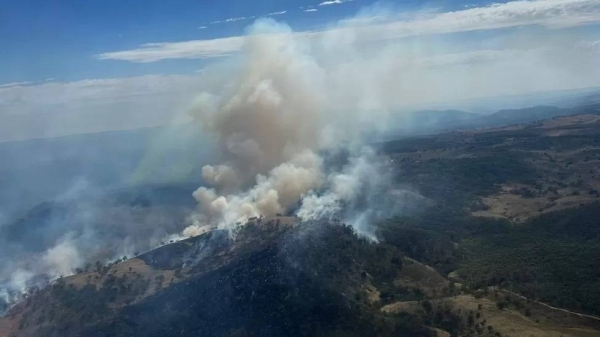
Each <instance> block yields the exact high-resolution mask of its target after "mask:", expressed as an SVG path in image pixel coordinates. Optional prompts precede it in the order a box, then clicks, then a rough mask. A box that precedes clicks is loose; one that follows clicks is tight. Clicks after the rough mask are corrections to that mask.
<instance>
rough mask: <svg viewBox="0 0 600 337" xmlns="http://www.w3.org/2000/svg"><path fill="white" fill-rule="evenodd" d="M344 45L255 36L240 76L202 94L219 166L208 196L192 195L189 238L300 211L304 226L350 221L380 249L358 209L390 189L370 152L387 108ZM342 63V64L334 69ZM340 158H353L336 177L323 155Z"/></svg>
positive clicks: (203, 118) (271, 30)
mask: <svg viewBox="0 0 600 337" xmlns="http://www.w3.org/2000/svg"><path fill="white" fill-rule="evenodd" d="M332 34H336V33H335V32H334V33H332ZM347 42H348V41H347V40H344V41H343V43H336V36H335V35H334V36H330V35H328V34H325V35H323V36H322V40H319V41H316V40H315V38H314V37H310V38H307V37H306V36H303V35H299V34H294V33H293V32H292V31H291V29H290V28H289V27H287V26H285V25H283V24H279V23H276V22H274V21H272V20H259V21H257V22H256V23H255V24H254V25H253V26H251V27H250V28H249V30H248V35H247V36H246V38H245V41H244V46H243V48H242V50H243V53H242V56H241V57H240V62H241V67H240V70H239V73H237V74H235V76H234V77H232V78H231V79H230V80H226V81H223V82H225V83H228V85H226V86H224V87H223V88H221V89H219V90H215V91H214V92H204V93H201V94H200V95H199V96H198V98H197V100H196V103H195V105H194V107H193V108H192V110H191V114H192V116H194V118H195V119H196V121H198V122H199V123H200V124H201V125H202V127H203V128H204V130H205V131H206V132H208V133H209V134H211V135H213V137H214V138H216V139H217V140H218V144H219V147H220V151H221V153H222V162H221V163H218V164H216V165H207V166H205V167H204V168H203V170H202V174H203V178H204V181H205V182H206V184H207V185H208V186H202V187H200V188H198V190H197V191H196V192H194V198H195V199H196V200H197V201H198V208H197V211H196V212H195V213H194V214H193V215H192V216H191V217H190V221H191V225H190V226H189V227H188V228H186V229H185V230H184V232H183V235H184V236H194V235H199V234H202V233H204V232H206V231H208V230H211V229H213V228H221V229H223V228H224V229H229V230H230V231H232V232H234V231H235V229H236V228H237V227H238V226H239V225H242V224H244V223H246V221H247V220H248V219H249V218H251V217H259V216H265V217H272V216H275V215H276V214H286V213H290V212H291V211H292V210H294V209H296V208H298V210H297V216H298V217H299V218H300V219H303V220H314V219H316V218H322V217H333V216H337V215H340V214H343V218H344V220H346V221H349V222H350V223H352V224H355V228H356V230H357V232H358V233H360V234H364V235H366V236H369V237H370V238H372V239H373V240H375V239H376V238H375V234H374V232H373V231H372V230H370V228H369V227H370V225H369V223H370V221H371V220H372V219H373V218H374V217H375V216H376V215H375V214H371V215H369V214H366V213H365V212H360V213H358V212H355V211H356V210H357V209H358V208H359V207H358V206H359V200H361V202H362V203H368V202H369V201H370V198H371V197H370V195H371V194H374V193H376V192H375V190H377V193H379V192H380V191H379V189H382V188H384V186H385V187H386V188H389V186H388V184H385V183H384V181H388V175H387V171H386V170H384V165H381V164H379V163H378V162H379V161H385V159H384V158H379V157H377V156H376V155H375V153H374V152H373V151H372V150H370V149H368V148H364V147H363V146H364V145H363V144H364V142H365V141H366V136H365V135H367V134H370V133H373V132H376V131H377V130H378V125H379V124H380V123H382V122H384V120H385V116H386V115H385V112H386V111H387V106H388V104H389V103H390V102H387V101H386V98H385V97H384V96H383V95H381V92H384V93H385V92H386V91H380V90H378V89H379V88H380V87H381V86H382V85H383V84H384V83H381V82H377V80H376V79H377V78H378V76H379V73H380V72H382V69H380V68H378V67H371V66H373V64H372V62H366V61H365V62H362V56H361V55H360V53H357V52H356V51H354V50H352V49H351V48H350V47H349V44H348V43H347ZM323 46H327V48H323ZM335 46H339V47H340V49H336V48H334V47H335ZM349 48H350V49H349ZM342 55H343V57H342V59H344V61H342V62H338V63H334V62H332V60H334V59H336V58H338V57H340V56H342ZM363 65H370V66H364V67H362V66H363ZM352 66H359V67H360V68H359V69H351V67H352ZM381 78H384V77H381ZM373 117H376V118H373ZM340 148H344V149H345V150H347V151H349V152H350V153H351V158H350V159H349V160H348V162H347V163H346V165H343V167H341V168H340V170H339V171H331V168H329V167H327V166H326V165H325V163H324V162H325V159H326V157H324V153H331V152H334V151H337V150H338V149H340ZM382 193H383V192H382ZM361 207H362V208H363V209H365V210H368V209H369V207H367V206H366V205H361ZM349 210H353V211H349ZM370 212H372V210H371V211H370ZM378 212H379V211H378ZM379 213H380V212H379Z"/></svg>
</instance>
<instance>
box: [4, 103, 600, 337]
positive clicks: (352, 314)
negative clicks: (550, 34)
mask: <svg viewBox="0 0 600 337" xmlns="http://www.w3.org/2000/svg"><path fill="white" fill-rule="evenodd" d="M599 135H600V118H599V117H598V115H596V114H580V115H574V116H567V117H558V118H552V119H547V120H543V121H539V122H535V123H531V124H524V125H515V126H510V127H500V128H493V129H479V130H473V131H461V132H450V133H445V134H439V135H434V136H428V137H417V138H407V139H403V140H398V141H391V142H386V143H383V144H381V146H380V147H379V152H380V153H381V154H384V155H386V156H388V157H389V159H390V162H391V163H393V164H394V168H395V171H394V174H395V177H394V180H395V183H396V184H398V185H400V186H403V187H404V188H405V189H406V190H408V191H413V192H414V193H418V194H420V195H422V196H423V198H421V199H422V200H424V201H426V202H422V204H420V205H413V206H411V211H410V212H405V213H401V214H399V215H397V216H395V217H393V218H390V219H387V220H385V221H382V222H380V223H378V224H376V226H377V231H376V232H377V237H378V238H379V241H380V242H379V243H373V242H369V241H367V240H365V239H364V238H360V237H358V236H357V235H356V234H354V232H353V230H352V228H351V227H350V226H346V225H344V224H342V223H340V222H337V221H321V222H306V223H300V222H298V221H297V219H296V218H294V217H276V218H273V219H267V220H264V221H260V222H259V221H257V220H255V221H252V222H250V223H249V224H247V225H246V226H244V227H242V228H241V229H240V230H239V231H238V232H237V233H236V235H235V236H230V235H229V233H228V232H226V231H212V232H209V233H206V234H204V235H201V236H198V237H194V238H190V239H187V240H183V241H179V242H175V243H171V244H167V245H164V246H162V247H160V248H158V249H155V250H152V251H149V252H147V253H144V254H141V255H139V256H137V257H135V258H132V259H121V260H118V261H116V262H115V263H112V264H110V265H106V266H104V265H102V264H100V263H97V264H95V265H90V266H88V267H86V268H85V270H82V271H81V273H79V274H77V275H73V276H70V277H65V278H61V279H59V280H57V281H56V282H54V283H53V284H52V285H51V286H49V287H45V288H42V289H33V290H31V292H30V295H28V296H27V299H25V300H24V301H22V302H21V303H19V304H18V305H17V306H15V307H14V308H12V309H11V310H10V311H9V314H8V315H7V316H6V317H3V318H0V336H1V337H8V336H25V337H28V336H61V337H63V336H65V337H69V336H91V337H94V336H98V337H100V336H102V337H104V336H107V337H108V336H197V335H202V336H282V335H285V336H306V335H311V336H314V335H318V336H365V335H374V336H397V335H406V336H435V335H437V336H539V337H542V336H556V337H559V336H563V337H564V336H574V337H588V336H597V335H598V332H599V331H600V317H598V316H600V302H599V301H598V299H600V281H598V280H600V274H598V271H599V270H600V265H598V261H600V259H599V258H598V256H599V252H600V236H599V234H600V232H599V228H600V227H598V224H597V219H598V217H599V216H600V196H599V195H598V193H597V191H598V190H599V189H600V180H599V179H598V178H597V177H598V174H599V172H597V170H598V168H597V167H598V165H596V164H597V162H598V161H599V160H600V145H598V146H596V145H597V144H600V138H599V137H600V136H599ZM163 192H164V191H163ZM159 194H160V193H159ZM397 197H400V196H397ZM150 199H151V200H152V201H151V200H150ZM119 200H122V201H126V202H127V203H131V202H133V203H134V204H136V205H138V204H139V205H138V206H143V207H151V205H154V204H155V203H156V202H158V203H159V204H160V203H166V204H168V202H167V200H170V199H169V198H167V200H164V199H161V200H162V201H160V200H156V199H152V198H147V199H144V200H142V199H138V198H136V197H135V193H133V194H127V193H125V196H124V197H123V198H121V199H119ZM175 204H177V202H175ZM136 207H137V206H136ZM36 214H37V213H36Z"/></svg>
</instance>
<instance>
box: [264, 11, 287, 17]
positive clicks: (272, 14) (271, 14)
mask: <svg viewBox="0 0 600 337" xmlns="http://www.w3.org/2000/svg"><path fill="white" fill-rule="evenodd" d="M285 13H287V11H281V12H272V13H269V14H267V15H268V16H274V15H283V14H285Z"/></svg>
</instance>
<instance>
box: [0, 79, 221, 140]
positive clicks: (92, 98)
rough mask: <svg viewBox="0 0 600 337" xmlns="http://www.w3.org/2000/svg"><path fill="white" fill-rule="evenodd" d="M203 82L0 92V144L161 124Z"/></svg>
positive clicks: (111, 82)
mask: <svg viewBox="0 0 600 337" xmlns="http://www.w3.org/2000/svg"><path fill="white" fill-rule="evenodd" d="M208 78H209V77H208V76H205V74H202V75H188V76H181V75H151V76H140V77H129V78H115V79H92V80H82V81H75V82H67V83H60V82H44V83H41V84H37V85H30V86H14V87H5V88H0V120H1V121H2V123H0V141H7V140H19V139H29V138H40V137H55V136H62V135H68V134H77V133H86V132H99V131H107V130H119V129H132V128H139V127H144V126H155V125H164V124H167V123H169V121H171V120H172V118H174V117H178V116H177V114H178V113H179V112H182V111H184V110H185V108H186V106H187V105H188V104H190V102H191V100H192V98H193V97H194V96H195V94H196V93H197V92H199V91H201V90H203V89H204V88H205V85H209V84H205V83H204V82H205V81H207V79H208ZM209 82H210V81H209Z"/></svg>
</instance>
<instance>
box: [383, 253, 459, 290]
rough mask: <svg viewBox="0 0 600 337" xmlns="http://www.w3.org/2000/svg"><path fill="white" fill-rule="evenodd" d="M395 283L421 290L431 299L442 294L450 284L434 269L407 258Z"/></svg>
mask: <svg viewBox="0 0 600 337" xmlns="http://www.w3.org/2000/svg"><path fill="white" fill-rule="evenodd" d="M394 283H395V284H396V285H400V286H404V287H408V288H419V289H420V290H422V291H423V292H424V293H425V294H427V295H428V296H430V297H436V296H438V295H439V294H441V293H442V289H443V288H445V287H447V286H448V284H449V282H448V280H446V279H445V278H444V277H442V276H441V275H440V274H439V273H438V272H437V271H436V270H435V269H433V268H432V267H430V266H427V265H425V264H422V263H420V262H418V261H416V260H413V259H411V258H407V257H405V258H404V263H403V265H402V270H401V271H400V274H399V277H398V279H396V280H395V281H394Z"/></svg>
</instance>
